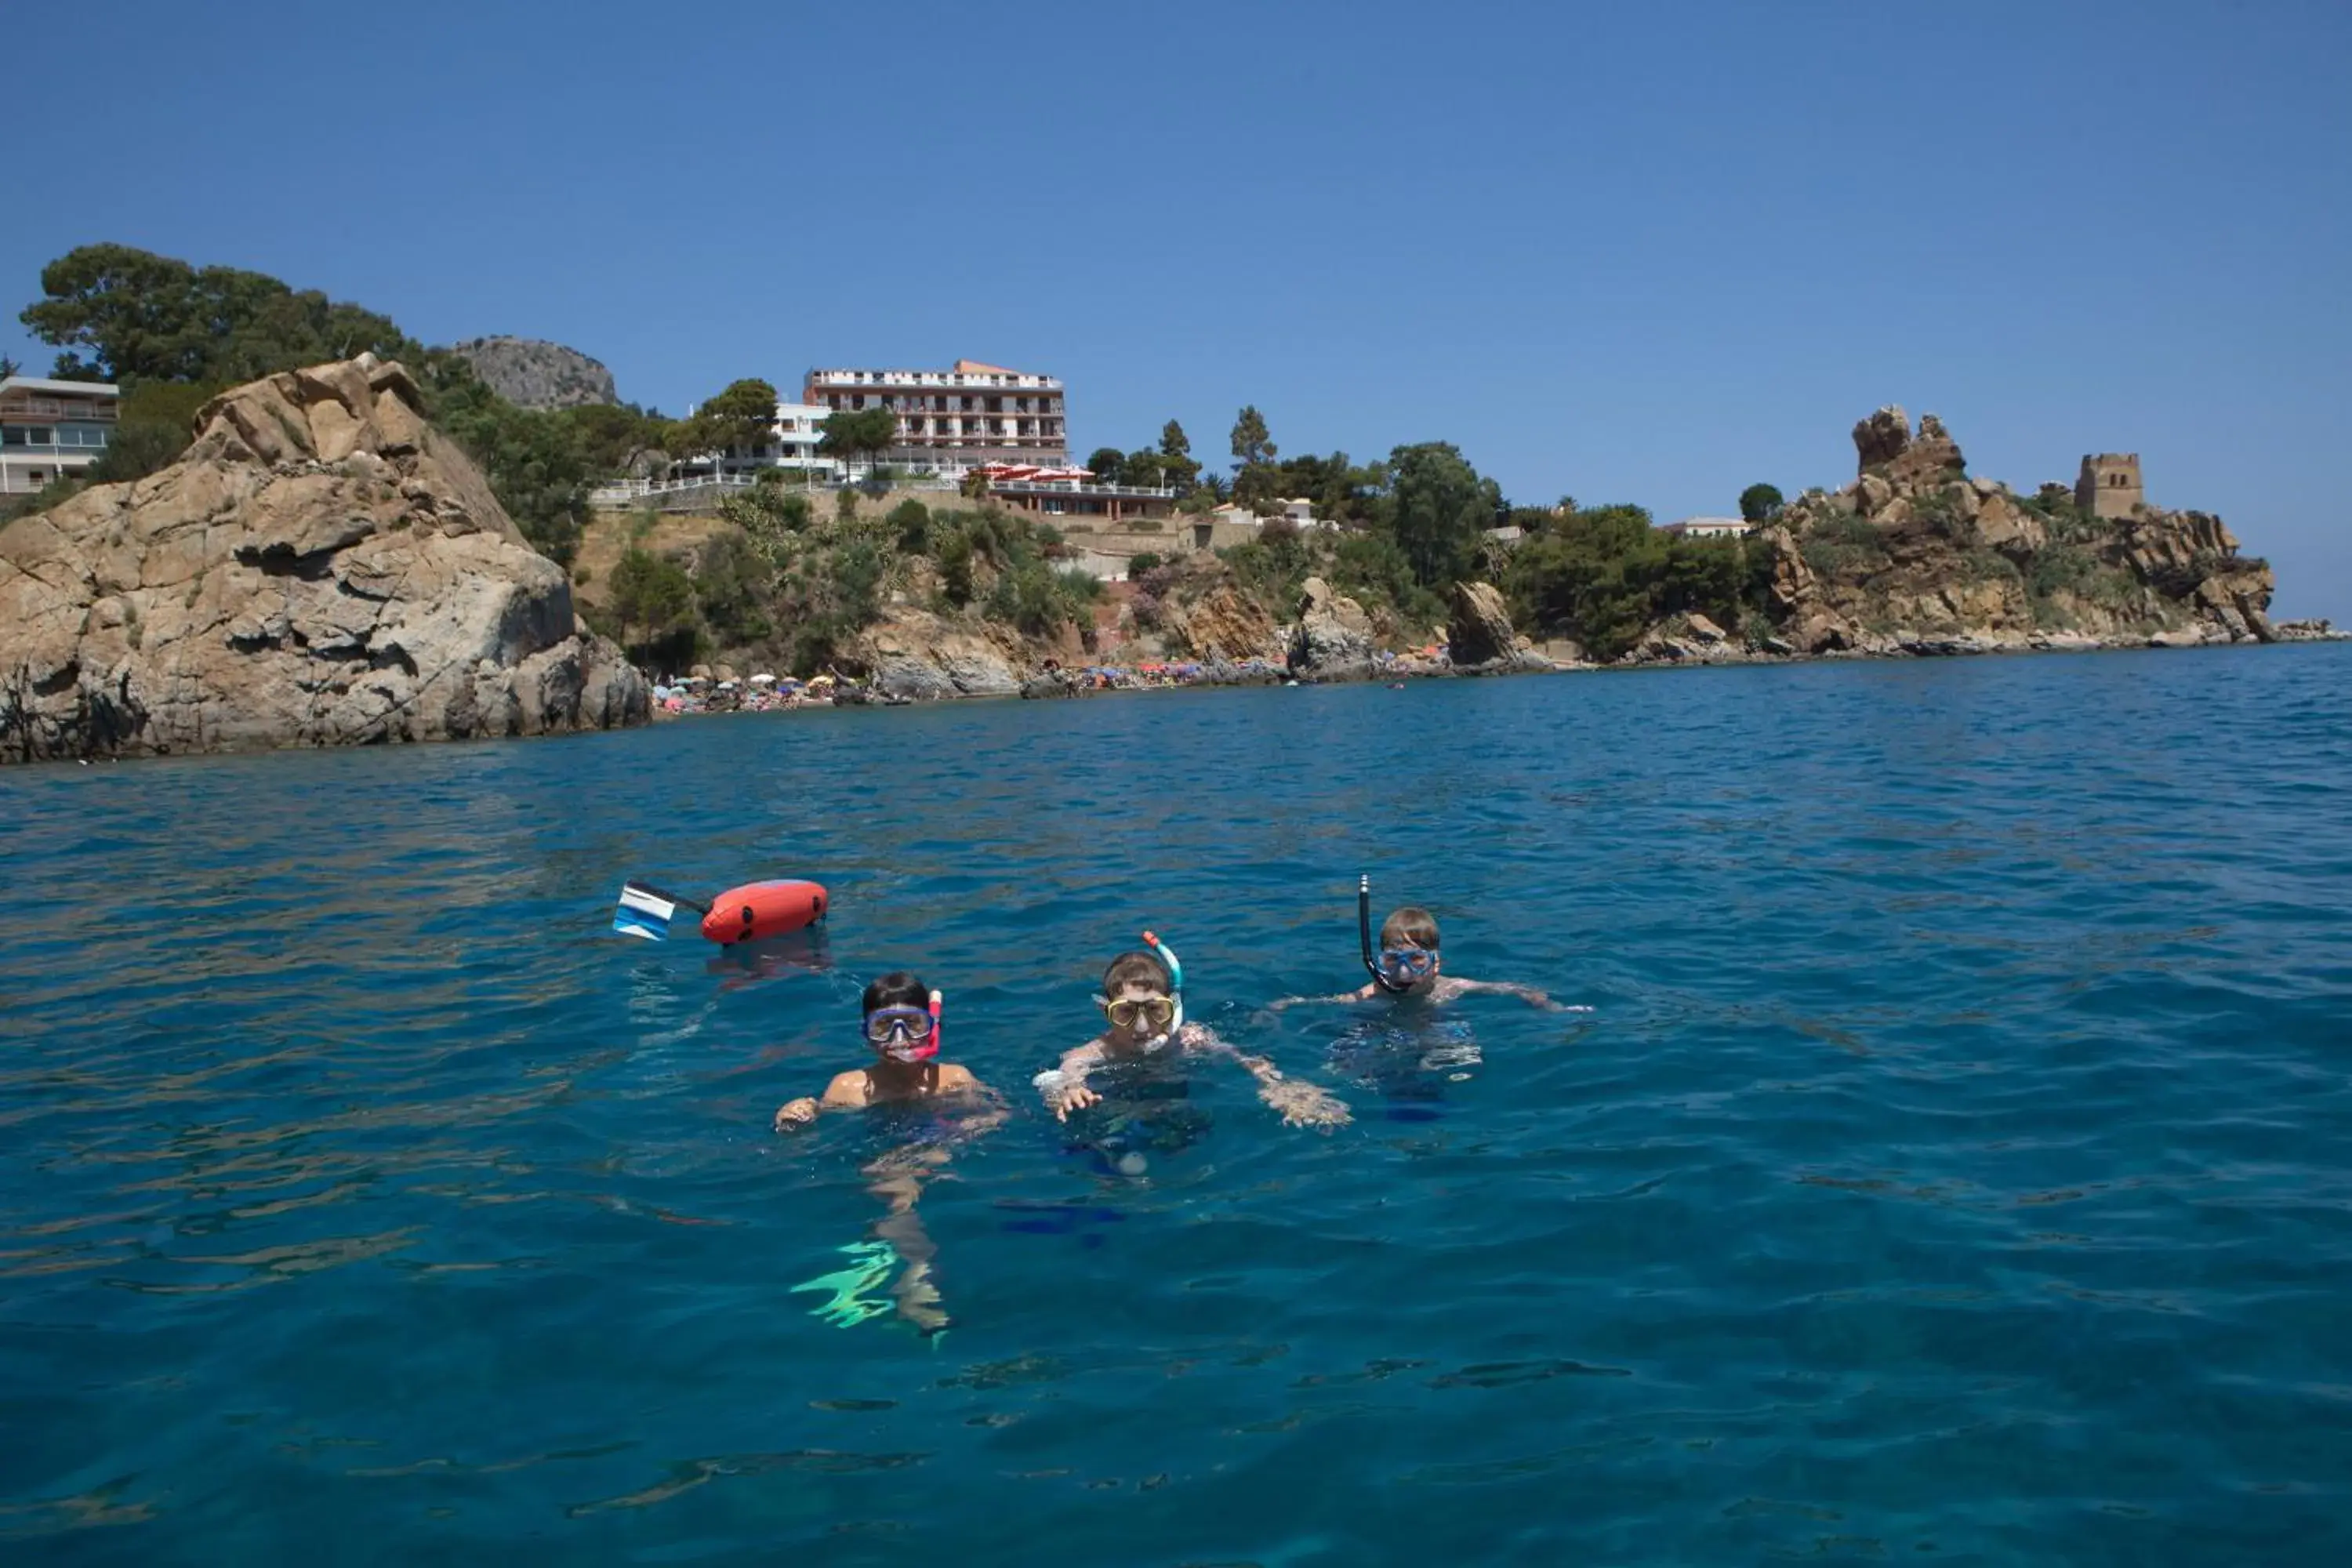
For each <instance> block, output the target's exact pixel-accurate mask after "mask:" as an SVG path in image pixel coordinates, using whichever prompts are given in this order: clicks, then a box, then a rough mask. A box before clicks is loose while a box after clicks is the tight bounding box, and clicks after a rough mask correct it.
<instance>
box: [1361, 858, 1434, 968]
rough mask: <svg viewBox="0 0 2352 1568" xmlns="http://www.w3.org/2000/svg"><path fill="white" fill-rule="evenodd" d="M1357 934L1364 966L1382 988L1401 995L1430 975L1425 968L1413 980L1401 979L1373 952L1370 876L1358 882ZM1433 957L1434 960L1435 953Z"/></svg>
mask: <svg viewBox="0 0 2352 1568" xmlns="http://www.w3.org/2000/svg"><path fill="white" fill-rule="evenodd" d="M1356 934H1357V937H1358V939H1359V940H1360V942H1362V943H1363V947H1364V968H1365V969H1366V970H1368V971H1369V972H1370V974H1371V977H1372V983H1373V984H1376V985H1378V986H1379V987H1380V988H1381V990H1383V991H1386V992H1388V993H1390V994H1392V995H1399V996H1401V995H1402V994H1404V993H1406V992H1408V991H1410V990H1412V988H1413V986H1414V984H1416V983H1418V982H1420V981H1423V980H1425V979H1427V978H1428V977H1429V970H1428V969H1427V968H1423V970H1422V971H1421V972H1420V973H1418V974H1414V975H1413V976H1412V979H1411V980H1399V979H1397V978H1396V977H1395V976H1393V975H1391V973H1389V972H1388V969H1387V967H1386V966H1385V965H1383V964H1382V963H1381V955H1379V954H1376V953H1374V952H1372V879H1371V878H1370V876H1366V877H1365V878H1363V879H1362V880H1360V881H1359V882H1358V883H1357V884H1356ZM1415 951H1416V952H1418V951H1419V950H1418V949H1416V950H1415ZM1432 958H1434V955H1432Z"/></svg>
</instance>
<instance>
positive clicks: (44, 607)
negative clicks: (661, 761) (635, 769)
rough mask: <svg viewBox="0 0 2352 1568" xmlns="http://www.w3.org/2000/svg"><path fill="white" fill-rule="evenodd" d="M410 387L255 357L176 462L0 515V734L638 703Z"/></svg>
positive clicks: (15, 736) (189, 734)
mask: <svg viewBox="0 0 2352 1568" xmlns="http://www.w3.org/2000/svg"><path fill="white" fill-rule="evenodd" d="M421 407H422V405H421V401H420V399H419V396H418V394H417V390H416V387H415V384H414V383H413V382H411V381H410V379H409V377H408V374H407V372H406V371H404V370H403V369H402V368H401V367H400V366H399V365H398V364H396V363H391V364H380V363H377V362H376V361H375V360H374V358H373V356H372V355H364V354H363V355H362V356H361V357H360V358H358V359H356V360H349V361H344V362H342V363H336V364H327V365H320V366H317V367H315V368H313V369H310V370H303V371H295V372H289V373H288V374H282V375H276V376H271V377H270V378H268V380H265V381H257V382H254V383H251V384H248V385H246V386H241V387H238V388H236V390H235V391H233V392H229V393H226V394H224V395H221V396H220V397H217V398H215V399H214V400H213V401H212V402H211V403H210V404H208V405H206V406H205V409H204V410H203V411H202V413H201V414H200V415H199V416H198V417H197V428H198V433H197V436H196V439H195V443H194V445H193V446H191V447H189V448H188V450H187V452H186V453H185V454H184V456H183V457H182V458H181V459H180V460H179V461H178V462H176V463H174V464H173V465H172V466H171V467H170V468H165V469H163V471H162V472H160V473H156V474H152V475H150V476H149V477H148V478H146V479H140V480H137V481H135V482H133V483H130V484H114V485H100V486H97V487H94V488H92V489H88V490H85V491H83V492H82V493H80V494H79V495H77V496H74V497H72V498H71V499H70V500H67V501H65V502H64V503H62V504H61V505H59V506H58V507H56V508H55V509H53V510H50V511H47V512H41V513H35V514H34V515H32V516H29V517H25V518H20V519H18V520H17V521H15V522H13V523H10V524H9V525H8V526H7V527H6V528H5V530H0V755H5V757H6V758H8V759H9V760H12V761H26V760H33V759H38V758H48V757H68V756H85V757H86V756H92V755H113V754H128V753H142V752H200V751H227V750H236V749H245V748H257V747H271V746H309V745H343V744H353V743H359V742H378V741H413V740H436V739H443V738H449V739H456V738H459V737H464V736H477V735H520V734H533V733H539V732H541V731H561V730H579V729H589V728H609V727H612V726H615V725H621V724H635V723H642V722H644V721H645V720H646V717H647V716H648V707H649V703H648V700H647V691H646V683H645V680H644V678H643V677H641V676H640V675H639V674H638V673H637V672H636V670H635V669H634V668H631V667H630V666H629V664H628V662H627V660H625V658H623V657H622V656H621V651H620V649H618V648H617V647H614V646H613V644H612V643H610V642H608V641H606V640H604V638H602V637H591V636H589V635H588V633H587V629H586V627H585V626H583V625H582V624H581V623H580V622H579V620H578V619H577V618H576V617H575V616H573V614H572V588H571V584H570V583H569V582H568V581H567V580H566V578H565V576H564V574H563V571H562V568H561V567H559V566H557V565H556V564H555V563H553V562H551V561H549V560H547V559H546V558H545V557H543V556H541V555H540V554H538V553H536V552H533V551H532V550H531V549H530V546H529V545H527V544H526V543H524V542H523V539H522V536H521V534H520V533H519V532H517V531H516V529H515V526H514V524H513V522H512V521H510V520H509V518H508V517H507V515H506V512H505V511H504V510H502V509H501V508H500V507H499V503H498V500H497V499H496V498H495V497H494V496H492V495H491V493H490V489H489V486H488V484H487V483H486V482H485V481H484V479H482V476H481V474H480V472H479V471H478V470H477V469H476V468H475V467H474V465H473V464H472V462H470V461H469V460H468V459H467V458H466V456H465V454H464V453H462V452H460V451H459V450H458V449H457V447H456V446H455V445H454V444H453V443H452V442H450V441H449V440H448V439H447V438H446V437H443V436H441V435H439V434H438V433H437V432H436V431H435V430H433V429H432V428H431V427H430V426H427V425H426V424H425V418H424V416H423V414H422V412H421Z"/></svg>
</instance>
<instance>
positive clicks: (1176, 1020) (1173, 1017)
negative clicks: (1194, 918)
mask: <svg viewBox="0 0 2352 1568" xmlns="http://www.w3.org/2000/svg"><path fill="white" fill-rule="evenodd" d="M1143 945H1144V946H1146V947H1148V948H1150V950H1151V951H1152V952H1156V953H1158V954H1159V955H1160V963H1164V964H1166V965H1167V966H1168V1000H1170V1001H1171V1002H1173V1003H1174V1004H1175V1005H1176V1010H1175V1011H1174V1012H1172V1013H1171V1014H1170V1015H1169V1016H1168V1035H1167V1037H1168V1038H1170V1039H1171V1040H1172V1039H1174V1038H1175V1037H1176V1031H1177V1030H1179V1029H1181V1028H1182V1027H1183V1026H1184V966H1183V964H1182V963H1179V962H1178V961H1177V958H1176V950H1175V949H1174V948H1172V947H1171V946H1169V945H1168V944H1167V943H1166V942H1162V941H1160V939H1159V938H1158V937H1156V936H1154V935H1152V934H1151V933H1150V931H1145V932H1144V933H1143Z"/></svg>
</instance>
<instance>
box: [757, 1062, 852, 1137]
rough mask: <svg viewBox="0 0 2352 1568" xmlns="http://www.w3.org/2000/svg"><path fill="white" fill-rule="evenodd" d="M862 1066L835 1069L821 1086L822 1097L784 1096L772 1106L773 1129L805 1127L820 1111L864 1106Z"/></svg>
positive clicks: (781, 1130)
mask: <svg viewBox="0 0 2352 1568" xmlns="http://www.w3.org/2000/svg"><path fill="white" fill-rule="evenodd" d="M866 1098H867V1096H866V1070H865V1069H864V1068H856V1069H855V1070H852V1071H850V1072H845V1073H836V1074H835V1075H834V1079H833V1081H832V1082H831V1083H829V1084H826V1085H825V1086H824V1098H823V1099H822V1100H820V1099H818V1098H817V1097H816V1096H814V1095H811V1094H804V1095H803V1096H801V1097H800V1098H799V1099H798V1100H787V1101H785V1102H784V1104H782V1106H779V1107H778V1108H777V1110H776V1121H775V1127H776V1131H779V1132H789V1131H793V1129H794V1128H799V1127H806V1126H807V1125H809V1124H810V1123H811V1122H813V1121H815V1120H816V1119H817V1115H818V1113H819V1112H821V1111H826V1110H864V1109H865V1107H866Z"/></svg>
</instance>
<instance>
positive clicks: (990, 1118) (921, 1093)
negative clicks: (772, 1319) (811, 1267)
mask: <svg viewBox="0 0 2352 1568" xmlns="http://www.w3.org/2000/svg"><path fill="white" fill-rule="evenodd" d="M860 1012H861V1015H862V1016H863V1019H864V1029H865V1035H866V1044H867V1045H869V1046H871V1047H874V1050H875V1053H876V1056H877V1059H876V1061H875V1062H874V1063H873V1064H872V1065H871V1066H869V1067H862V1068H852V1069H851V1070H850V1071H848V1072H845V1073H836V1074H835V1075H834V1079H833V1081H832V1082H831V1083H829V1084H827V1085H826V1086H825V1090H824V1096H823V1097H822V1098H819V1097H816V1096H814V1095H803V1096H802V1097H801V1098H800V1099H798V1100H790V1101H788V1102H786V1103H785V1104H784V1105H783V1106H782V1107H781V1108H780V1109H779V1110H777V1111H776V1120H775V1129H776V1131H779V1132H789V1131H797V1130H799V1129H801V1128H803V1127H806V1126H808V1125H810V1124H811V1123H812V1122H814V1121H816V1119H817V1118H818V1116H820V1115H821V1114H823V1113H824V1112H825V1111H828V1110H865V1109H866V1108H868V1107H871V1106H915V1105H921V1104H925V1103H928V1102H930V1101H940V1102H944V1103H946V1104H955V1105H961V1108H962V1109H965V1110H969V1111H971V1112H972V1113H973V1114H971V1115H970V1116H969V1117H968V1118H967V1119H966V1120H964V1121H962V1122H961V1125H960V1127H959V1128H958V1131H959V1132H960V1133H961V1134H965V1135H971V1134H977V1133H981V1132H985V1131H988V1130H989V1129H990V1128H992V1127H994V1126H995V1125H996V1124H997V1123H998V1122H999V1121H1003V1119H1004V1111H1003V1107H1002V1105H1001V1104H1000V1103H999V1102H998V1101H997V1100H995V1099H994V1097H993V1096H992V1095H990V1094H989V1092H988V1090H987V1089H986V1087H985V1086H984V1085H982V1083H981V1081H980V1080H979V1079H976V1078H974V1077H972V1075H971V1071H970V1070H969V1069H968V1068H962V1067H959V1066H958V1065H956V1064H955V1063H954V1062H943V1061H941V1060H940V1059H939V1055H940V994H939V993H938V992H936V991H933V990H931V989H930V988H929V987H928V986H926V985H925V984H923V983H922V982H921V981H919V980H918V979H916V978H915V977H914V976H913V975H911V974H908V973H904V972H903V971H901V972H898V973H890V974H886V975H884V976H882V977H881V978H880V979H879V980H877V981H875V982H874V983H873V984H871V985H868V986H867V987H866V994H865V996H864V998H863V1000H862V1004H861V1008H860ZM946 1163H948V1150H947V1147H946V1146H945V1145H944V1144H942V1143H939V1142H924V1141H918V1142H912V1143H909V1144H908V1145H907V1146H905V1147H903V1148H899V1149H894V1150H892V1151H891V1152H889V1153H887V1154H885V1155H883V1156H882V1157H881V1158H879V1159H877V1160H875V1161H873V1162H872V1163H869V1164H867V1165H866V1168H865V1172H864V1174H865V1175H866V1177H867V1179H868V1185H867V1187H866V1190H867V1191H868V1192H870V1193H872V1194H874V1195H875V1196H876V1197H877V1198H880V1199H881V1200H882V1201H883V1203H884V1204H885V1205H887V1207H888V1212H887V1214H885V1215H883V1217H882V1218H881V1219H880V1220H878V1221H877V1222H876V1223H875V1226H874V1237H875V1239H874V1240H872V1241H870V1242H862V1243H856V1244H853V1245H851V1246H849V1247H843V1248H842V1249H841V1250H842V1251H843V1252H845V1253H846V1254H848V1255H849V1256H850V1257H851V1258H853V1259H854V1260H855V1261H854V1262H853V1263H852V1264H851V1266H850V1267H849V1268H845V1269H841V1270H839V1271H837V1272H835V1273H832V1274H827V1275H823V1276H821V1277H819V1278H817V1279H812V1280H809V1281H808V1282H806V1283H805V1284H801V1285H795V1286H793V1289H794V1290H795V1291H801V1290H814V1291H817V1292H820V1293H824V1292H830V1294H831V1300H828V1301H827V1302H826V1303H825V1304H824V1306H821V1307H817V1308H814V1309H813V1310H814V1312H815V1313H816V1314H817V1315H818V1316H820V1317H823V1318H824V1319H825V1320H827V1321H830V1322H833V1323H835V1324H837V1325H839V1326H840V1327H842V1328H851V1327H854V1326H855V1325H856V1324H858V1323H862V1322H864V1321H866V1319H868V1318H870V1317H873V1316H876V1315H877V1314H878V1313H881V1312H883V1311H887V1310H889V1309H888V1308H887V1307H885V1306H884V1305H883V1304H882V1303H880V1302H879V1301H876V1300H870V1299H869V1298H868V1297H867V1296H866V1292H867V1291H868V1290H871V1289H875V1288H877V1287H878V1286H880V1285H881V1284H882V1283H883V1281H885V1280H886V1279H889V1277H890V1271H891V1269H892V1268H893V1267H894V1266H896V1265H897V1264H898V1262H900V1261H901V1260H904V1261H905V1263H906V1265H907V1271H906V1272H905V1273H904V1274H902V1275H900V1276H899V1277H898V1283H897V1284H895V1285H894V1286H892V1288H891V1295H892V1297H893V1299H894V1300H895V1303H896V1306H897V1309H898V1315H899V1316H900V1317H902V1318H905V1319H906V1320H907V1321H908V1322H911V1323H913V1324H914V1325H915V1326H916V1327H917V1328H918V1329H919V1330H921V1331H923V1332H924V1333H925V1334H927V1335H928V1334H934V1333H938V1332H939V1331H941V1330H943V1329H945V1328H946V1327H947V1326H948V1316H947V1313H946V1312H945V1311H944V1310H942V1309H941V1307H940V1292H939V1288H938V1287H937V1286H936V1285H934V1284H932V1283H931V1261H932V1259H933V1258H936V1257H937V1256H938V1252H939V1249H938V1247H935V1246H934V1245H932V1242H931V1238H930V1234H929V1232H928V1231H926V1230H925V1229H924V1228H923V1221H922V1216H921V1215H918V1214H917V1213H916V1212H915V1204H916V1201H917V1200H918V1199H919V1198H920V1197H921V1196H922V1194H923V1184H924V1183H926V1182H928V1181H929V1180H930V1179H931V1177H932V1176H934V1175H936V1174H937V1173H938V1168H939V1167H940V1166H941V1165H944V1164H946Z"/></svg>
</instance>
